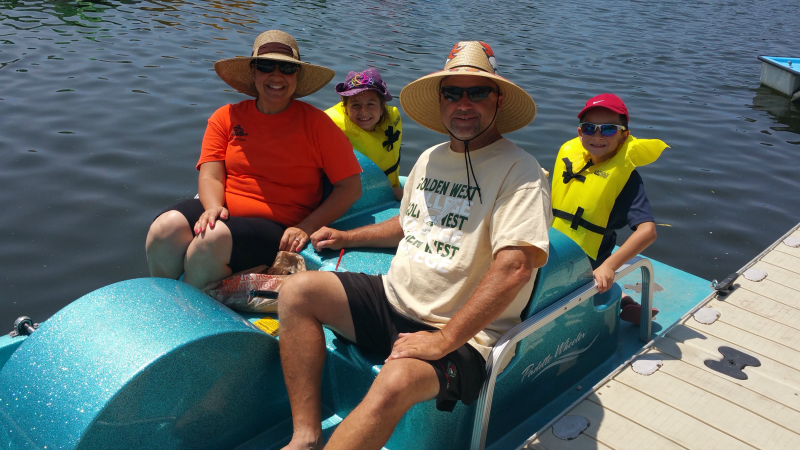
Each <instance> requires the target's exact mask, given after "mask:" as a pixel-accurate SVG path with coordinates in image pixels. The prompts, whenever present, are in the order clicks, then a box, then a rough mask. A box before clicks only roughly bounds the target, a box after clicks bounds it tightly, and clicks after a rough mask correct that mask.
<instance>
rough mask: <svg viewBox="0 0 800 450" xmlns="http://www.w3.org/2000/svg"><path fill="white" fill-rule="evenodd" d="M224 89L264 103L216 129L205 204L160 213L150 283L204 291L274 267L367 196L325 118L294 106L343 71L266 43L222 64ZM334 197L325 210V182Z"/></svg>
mask: <svg viewBox="0 0 800 450" xmlns="http://www.w3.org/2000/svg"><path fill="white" fill-rule="evenodd" d="M214 69H215V70H216V71H217V74H218V75H219V76H220V78H222V80H223V81H225V82H226V83H228V84H229V85H230V86H232V87H233V88H235V89H236V90H238V91H239V92H242V93H244V94H247V95H250V96H252V97H256V99H255V100H245V101H243V102H240V103H236V104H230V105H225V106H223V107H222V108H219V109H218V110H217V111H216V112H215V113H214V114H213V115H212V116H211V118H209V120H208V127H207V128H206V133H205V136H204V137H203V146H202V150H201V153H200V160H199V161H198V163H197V168H198V170H199V171H200V175H199V178H198V192H199V197H200V198H199V200H198V199H192V200H186V201H184V202H181V203H179V204H177V205H174V206H172V207H171V208H168V209H167V210H166V211H164V212H163V213H161V215H159V216H158V217H157V218H156V219H155V221H153V224H152V225H151V226H150V230H149V232H148V234H147V242H146V244H145V247H146V251H147V263H148V266H149V269H150V274H151V275H152V276H154V277H164V278H173V279H177V278H178V277H180V275H181V274H185V275H184V281H185V282H186V283H188V284H190V285H192V286H195V287H197V288H203V287H204V286H205V285H207V284H208V283H212V282H215V281H218V280H220V279H222V278H225V277H227V276H229V275H231V273H233V272H238V271H241V270H246V269H249V268H252V267H255V266H258V265H261V264H267V265H271V264H272V262H273V261H274V259H275V254H276V253H277V252H278V251H279V250H283V251H299V250H300V249H302V248H303V247H304V246H305V245H306V243H307V242H308V241H309V235H311V234H312V233H314V232H315V231H317V230H318V229H319V228H321V227H322V226H324V225H327V224H329V223H331V222H333V221H334V220H336V219H337V218H339V217H340V216H341V215H342V214H344V213H345V211H347V209H349V208H350V206H352V205H353V203H355V201H356V200H358V199H359V197H360V196H361V177H360V173H361V167H360V166H359V164H358V161H357V160H356V157H355V155H354V154H353V149H352V146H351V145H350V142H349V141H348V139H347V138H346V137H345V135H344V134H343V133H342V132H341V130H339V128H338V127H337V126H336V125H335V124H334V123H333V121H331V119H330V118H329V117H328V116H327V115H326V114H325V113H324V112H322V111H320V110H319V109H317V108H314V107H313V106H311V105H309V104H307V103H304V102H300V101H297V100H294V99H296V98H298V97H303V96H305V95H309V94H312V93H314V92H316V91H317V90H319V89H321V88H322V87H323V86H325V85H326V84H327V83H328V82H329V81H330V80H331V79H333V76H334V75H335V73H334V71H333V70H331V69H328V68H325V67H321V66H316V65H312V64H308V63H306V62H302V61H301V60H300V52H299V48H298V46H297V42H296V41H295V40H294V38H292V37H291V36H290V35H288V34H286V33H284V32H282V31H277V30H272V31H266V32H264V33H262V34H261V35H259V36H258V37H257V38H256V40H255V43H254V45H253V52H252V56H251V57H249V58H230V59H225V60H221V61H217V62H216V63H215V64H214ZM323 175H325V176H327V177H328V179H329V180H330V181H331V183H332V184H333V187H334V189H333V192H332V193H331V194H330V196H329V197H328V198H327V199H326V200H325V201H324V202H322V203H321V204H320V202H321V200H322V178H323Z"/></svg>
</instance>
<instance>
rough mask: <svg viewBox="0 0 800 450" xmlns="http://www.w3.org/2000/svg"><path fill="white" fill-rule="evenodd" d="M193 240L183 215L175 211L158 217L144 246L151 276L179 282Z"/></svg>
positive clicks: (151, 226)
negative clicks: (187, 250)
mask: <svg viewBox="0 0 800 450" xmlns="http://www.w3.org/2000/svg"><path fill="white" fill-rule="evenodd" d="M192 239H193V236H192V229H191V227H190V225H189V222H188V221H187V220H186V217H184V216H183V214H181V213H179V212H178V211H174V210H173V211H167V212H165V213H164V214H161V215H160V216H158V217H157V218H156V220H154V221H153V224H152V225H150V230H149V231H148V232H147V240H146V241H145V245H144V248H145V252H146V253H147V267H148V268H149V269H150V276H153V277H161V278H172V279H174V280H177V279H178V278H179V277H180V276H181V274H182V273H183V260H184V258H185V257H186V249H187V248H189V244H191V243H192Z"/></svg>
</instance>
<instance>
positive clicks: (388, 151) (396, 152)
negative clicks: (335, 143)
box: [325, 102, 403, 188]
mask: <svg viewBox="0 0 800 450" xmlns="http://www.w3.org/2000/svg"><path fill="white" fill-rule="evenodd" d="M386 109H387V113H388V114H389V117H388V120H385V121H382V122H381V123H379V124H378V125H377V126H376V127H375V131H365V130H364V129H363V128H361V127H360V126H358V125H356V124H355V123H353V121H352V120H350V117H348V116H347V111H345V108H344V105H343V104H342V102H339V103H337V104H335V105H333V106H331V107H330V108H328V109H327V110H325V114H327V115H328V116H330V118H331V119H333V121H334V122H335V123H336V125H338V126H339V129H341V130H342V131H344V134H345V136H347V138H348V139H350V143H351V144H353V148H354V149H356V150H358V151H359V152H361V153H363V154H364V156H366V157H367V158H369V159H370V160H372V162H374V163H375V164H377V165H378V167H380V168H381V170H383V173H385V174H386V176H387V177H389V182H391V183H392V187H396V188H399V187H400V177H399V169H400V141H401V139H402V131H403V123H402V121H401V120H400V111H398V110H397V108H395V107H394V106H386Z"/></svg>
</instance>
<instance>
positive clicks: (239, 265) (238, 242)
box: [159, 198, 286, 273]
mask: <svg viewBox="0 0 800 450" xmlns="http://www.w3.org/2000/svg"><path fill="white" fill-rule="evenodd" d="M167 211H178V212H179V213H181V214H183V217H186V220H187V221H188V222H189V228H190V229H191V230H192V236H194V235H195V234H194V224H195V223H197V221H198V220H199V219H200V216H201V215H202V214H203V212H205V208H203V204H202V203H200V200H198V199H196V198H193V199H191V200H184V201H182V202H180V203H178V204H177V205H173V206H171V207H169V208H167V209H165V210H164V211H161V213H160V214H159V216H160V215H161V214H164V213H165V212H167ZM223 222H224V223H225V225H226V226H227V227H228V229H229V230H231V236H232V237H233V248H232V249H231V259H230V262H229V263H228V265H229V266H230V268H231V270H232V271H233V272H234V273H236V272H241V271H242V270H247V269H252V268H253V267H256V266H260V265H262V264H266V265H267V266H271V265H272V263H273V262H275V255H277V254H278V248H280V245H281V238H282V237H283V232H284V231H286V226H285V225H282V224H280V223H278V222H273V221H271V220H267V219H262V218H260V217H233V216H229V217H228V219H227V220H223Z"/></svg>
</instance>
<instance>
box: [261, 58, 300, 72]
mask: <svg viewBox="0 0 800 450" xmlns="http://www.w3.org/2000/svg"><path fill="white" fill-rule="evenodd" d="M252 64H253V66H255V68H256V69H258V71H259V72H264V73H272V72H274V71H275V67H276V66H277V67H278V70H280V72H281V73H282V74H284V75H291V74H293V73H297V71H298V70H300V64H295V63H290V62H286V61H273V60H271V59H256V60H253V63H252Z"/></svg>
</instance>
